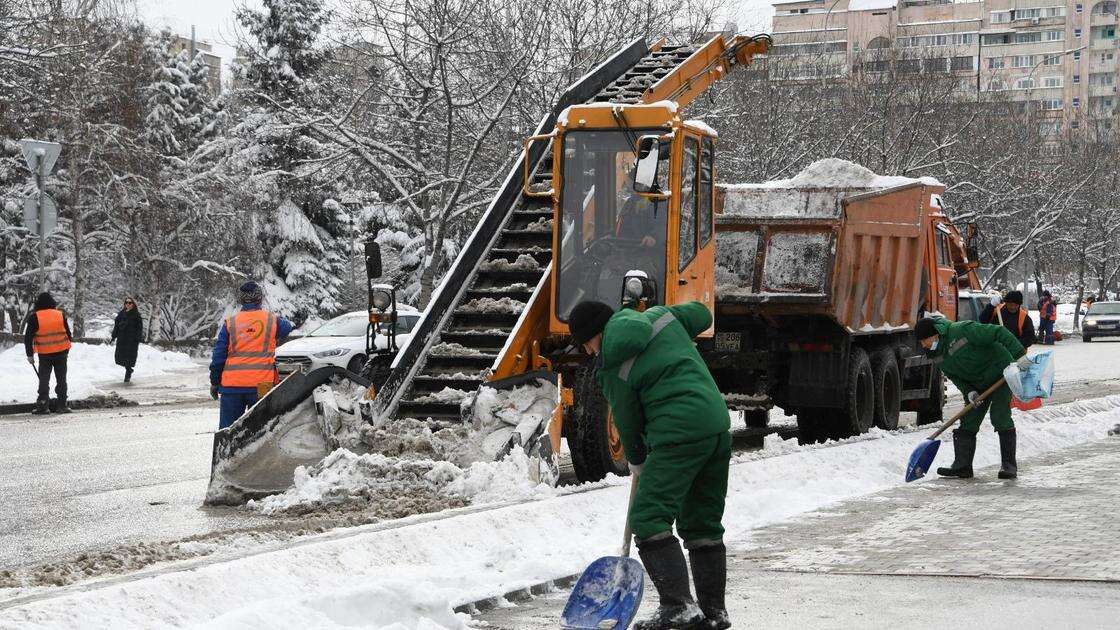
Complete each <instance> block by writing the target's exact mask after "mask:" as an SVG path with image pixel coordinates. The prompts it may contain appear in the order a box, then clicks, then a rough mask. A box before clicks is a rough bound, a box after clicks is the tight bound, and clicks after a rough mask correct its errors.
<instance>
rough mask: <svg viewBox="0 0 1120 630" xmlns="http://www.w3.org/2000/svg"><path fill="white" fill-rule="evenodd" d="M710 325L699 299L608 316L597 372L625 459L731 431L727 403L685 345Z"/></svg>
mask: <svg viewBox="0 0 1120 630" xmlns="http://www.w3.org/2000/svg"><path fill="white" fill-rule="evenodd" d="M711 325H712V314H711V313H710V312H708V309H707V308H706V307H705V306H704V305H703V304H701V303H699V302H689V303H687V304H679V305H676V306H669V307H665V306H655V307H653V308H651V309H649V310H647V311H645V312H638V311H635V310H631V309H622V310H620V311H618V312H617V313H615V314H614V315H613V316H612V317H611V319H610V321H609V322H607V326H606V328H605V329H604V330H603V344H602V349H601V356H600V361H601V365H600V367H599V370H598V371H597V373H596V376H597V378H598V381H599V386H600V387H601V388H602V390H603V394H604V395H605V396H606V398H607V402H608V403H610V406H611V412H612V414H613V418H614V425H615V427H616V428H617V429H618V433H619V437H621V438H622V446H623V448H624V449H625V451H626V459H628V460H629V461H630V462H632V463H634V464H640V463H642V462H644V461H645V458H646V451H647V449H648V448H656V447H658V446H663V445H666V444H684V443H687V442H695V441H698V440H703V439H704V438H708V437H711V436H713V435H719V434H720V433H723V432H726V431H728V430H730V429H731V419H730V416H729V415H728V412H727V403H726V402H724V400H723V396H722V395H721V394H720V393H719V388H718V387H716V382H715V380H713V379H712V375H711V373H710V372H708V366H707V365H706V364H705V363H704V360H703V359H702V358H701V357H700V353H699V352H697V351H696V346H695V345H694V344H693V343H692V339H693V337H695V336H696V335H699V334H700V333H701V332H703V331H704V330H706V329H707V328H708V327H709V326H711Z"/></svg>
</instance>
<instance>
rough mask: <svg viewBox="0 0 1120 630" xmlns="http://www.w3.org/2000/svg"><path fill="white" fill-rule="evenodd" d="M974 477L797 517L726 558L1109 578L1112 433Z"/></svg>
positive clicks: (1115, 487) (782, 564)
mask: <svg viewBox="0 0 1120 630" xmlns="http://www.w3.org/2000/svg"><path fill="white" fill-rule="evenodd" d="M980 439H982V440H983V439H995V436H994V435H993V434H991V433H990V432H982V433H981V435H980ZM946 455H947V456H946ZM951 455H952V452H951V449H950V452H949V453H947V454H943V456H942V457H941V458H939V460H941V461H942V462H946V461H948V460H949V459H951ZM977 473H978V476H977V478H975V479H971V480H949V479H931V480H928V481H923V482H920V483H917V484H911V485H907V486H900V487H898V488H895V489H892V490H888V491H886V492H882V493H879V494H874V495H869V496H867V497H862V498H858V499H853V500H849V501H845V502H843V503H841V504H838V505H835V506H831V507H830V508H828V509H824V510H820V511H817V512H811V513H808V514H803V515H800V516H798V517H797V518H796V519H794V520H792V521H790V522H787V523H782V524H778V525H773V526H770V527H768V528H765V529H762V530H759V531H757V532H756V533H755V534H754V535H753V536H752V537H751V539H750V544H749V547H748V549H747V550H745V551H739V552H738V553H737V554H736V555H738V556H739V557H740V558H741V559H744V560H747V561H748V562H749V563H752V564H754V565H755V567H756V569H759V570H778V571H807V572H821V573H866V574H886V575H946V576H975V577H1018V578H1039V579H1062V580H1101V581H1117V582H1120V545H1117V544H1116V532H1117V531H1118V525H1120V523H1118V520H1120V509H1118V507H1120V439H1117V438H1110V439H1107V440H1103V441H1100V442H1094V443H1090V444H1086V445H1082V446H1079V447H1075V448H1072V449H1065V450H1061V451H1057V452H1054V453H1050V454H1048V455H1044V456H1042V457H1039V458H1035V459H1033V460H1031V461H1029V462H1026V463H1023V462H1020V471H1019V478H1018V479H1016V480H1009V481H1003V480H999V479H997V478H996V469H995V468H988V469H983V470H979V471H977Z"/></svg>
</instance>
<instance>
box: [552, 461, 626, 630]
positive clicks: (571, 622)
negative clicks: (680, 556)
mask: <svg viewBox="0 0 1120 630" xmlns="http://www.w3.org/2000/svg"><path fill="white" fill-rule="evenodd" d="M637 490H638V476H637V475H632V476H631V477H630V500H629V502H628V503H627V504H626V532H625V534H624V538H623V540H622V553H621V555H618V556H604V557H602V558H599V559H598V560H596V561H595V562H592V563H591V564H590V565H589V566H588V567H587V569H586V570H584V572H583V574H582V575H580V576H579V581H577V582H576V586H575V588H573V589H572V594H571V595H570V596H569V597H568V603H567V605H565V606H564V612H563V613H562V614H561V615H560V627H561V628H564V629H565V630H625V629H626V628H628V627H630V622H631V621H633V619H634V615H635V614H636V613H637V612H638V606H640V605H641V603H642V591H643V589H644V588H645V575H646V571H645V568H644V567H642V563H640V562H638V561H637V560H635V559H634V558H631V557H630V538H631V535H630V506H631V505H632V504H633V503H634V493H635V492H636V491H637Z"/></svg>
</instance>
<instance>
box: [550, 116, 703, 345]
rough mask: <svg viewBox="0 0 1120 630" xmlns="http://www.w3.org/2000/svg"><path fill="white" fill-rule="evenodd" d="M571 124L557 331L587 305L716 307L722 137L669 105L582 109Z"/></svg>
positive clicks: (560, 157) (563, 127)
mask: <svg viewBox="0 0 1120 630" xmlns="http://www.w3.org/2000/svg"><path fill="white" fill-rule="evenodd" d="M566 121H567V123H566V124H565V122H562V123H561V124H560V125H559V126H558V129H557V134H556V137H555V139H554V143H553V146H554V154H553V157H554V159H553V164H554V169H555V170H554V173H553V181H554V182H558V183H559V185H557V186H554V190H555V191H556V192H555V193H554V199H553V203H554V219H555V220H554V222H553V225H554V226H555V227H554V233H553V249H554V258H553V260H554V261H556V262H555V265H554V268H553V271H552V279H551V280H552V291H553V300H552V305H553V308H552V312H551V314H550V318H549V319H550V326H549V327H550V332H552V333H553V334H558V335H560V334H567V320H568V315H569V314H570V313H571V310H572V308H574V307H575V305H576V304H578V303H580V302H582V301H584V300H596V301H599V302H603V303H606V304H609V305H611V306H612V307H616V308H617V307H619V306H620V305H622V304H623V303H624V302H626V303H628V304H631V305H633V304H637V303H641V304H642V305H644V306H653V305H657V304H675V303H679V302H682V301H687V300H700V301H703V302H705V303H706V304H708V306H709V307H711V306H712V301H713V297H714V292H713V289H712V286H713V283H714V271H713V267H714V261H715V239H714V238H713V233H714V219H713V205H714V201H715V198H714V189H713V180H714V177H713V175H714V173H713V162H714V151H715V138H714V132H712V131H711V130H710V129H708V128H707V127H706V126H704V125H702V124H695V123H684V122H682V121H681V120H680V119H679V118H678V117H677V116H676V113H675V108H673V107H671V106H669V105H667V104H654V105H629V106H614V107H612V108H608V107H604V106H602V105H586V106H575V107H572V108H570V110H569V112H568V115H567V118H566ZM636 183H637V185H635V184H636ZM628 278H629V279H640V280H641V281H640V282H638V281H637V280H631V281H630V282H627V279H628Z"/></svg>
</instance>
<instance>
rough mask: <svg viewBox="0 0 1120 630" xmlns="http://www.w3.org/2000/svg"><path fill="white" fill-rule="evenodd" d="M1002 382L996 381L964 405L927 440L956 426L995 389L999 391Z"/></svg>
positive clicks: (1001, 380) (966, 396) (966, 399)
mask: <svg viewBox="0 0 1120 630" xmlns="http://www.w3.org/2000/svg"><path fill="white" fill-rule="evenodd" d="M1004 382H1005V381H1004V380H1003V379H1002V378H1000V379H999V380H998V381H996V382H995V384H993V385H992V386H991V387H989V388H988V389H987V390H985V391H984V393H982V394H980V395H979V396H977V397H976V400H974V401H973V402H970V403H968V404H966V405H965V406H964V408H963V409H961V410H960V411H958V412H957V415H955V416H953V417H952V418H949V419H948V420H946V421H945V422H943V423H941V426H940V427H938V429H937V430H936V431H934V432H933V434H931V435H930V436H929V439H931V440H934V439H937V436H939V435H941V434H942V433H944V432H945V429H948V428H949V427H951V426H953V425H954V424H956V423H957V421H958V420H960V419H961V418H963V417H964V415H965V414H966V413H968V412H970V411H972V410H973V409H976V408H977V407H978V406H980V403H982V402H984V401H985V400H987V398H988V396H991V395H992V394H994V393H995V392H996V390H997V389H999V388H1000V387H1003V385H1004ZM965 401H966V402H967V401H968V394H967V393H965Z"/></svg>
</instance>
